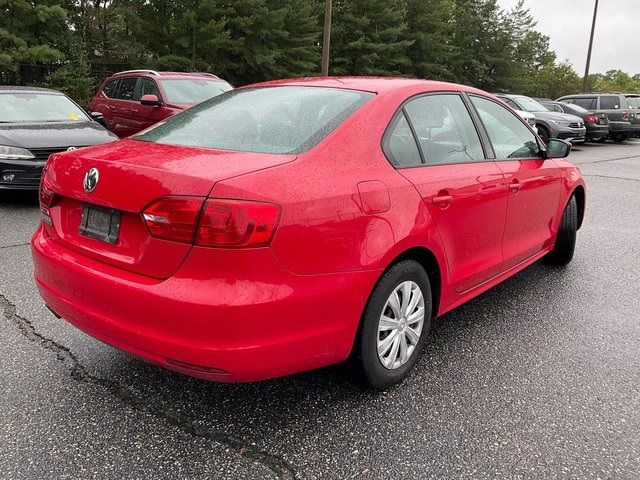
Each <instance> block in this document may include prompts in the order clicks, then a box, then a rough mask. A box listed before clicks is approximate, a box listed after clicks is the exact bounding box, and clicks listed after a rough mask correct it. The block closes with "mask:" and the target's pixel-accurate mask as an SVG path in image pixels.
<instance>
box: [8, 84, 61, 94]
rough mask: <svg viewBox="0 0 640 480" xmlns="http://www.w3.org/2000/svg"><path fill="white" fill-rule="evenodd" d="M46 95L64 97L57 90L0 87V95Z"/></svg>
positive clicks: (11, 86)
mask: <svg viewBox="0 0 640 480" xmlns="http://www.w3.org/2000/svg"><path fill="white" fill-rule="evenodd" d="M36 92H37V93H48V94H50V95H64V94H63V93H62V92H58V91H57V90H51V89H50V88H41V87H22V86H18V85H0V94H2V93H36Z"/></svg>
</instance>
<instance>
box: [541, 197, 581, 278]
mask: <svg viewBox="0 0 640 480" xmlns="http://www.w3.org/2000/svg"><path fill="white" fill-rule="evenodd" d="M577 232H578V202H577V200H576V197H575V195H574V196H572V197H571V199H570V200H569V203H568V204H567V207H566V208H565V209H564V214H563V215H562V221H561V222H560V229H559V230H558V236H557V237H556V245H555V247H553V250H552V251H551V252H549V254H548V255H547V258H546V259H547V261H548V262H549V263H551V264H553V265H560V266H565V265H567V264H568V263H569V262H570V261H571V259H573V253H574V251H575V247H576V236H577Z"/></svg>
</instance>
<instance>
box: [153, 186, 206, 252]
mask: <svg viewBox="0 0 640 480" xmlns="http://www.w3.org/2000/svg"><path fill="white" fill-rule="evenodd" d="M203 201H204V199H203V198H201V197H163V198H160V199H158V200H156V201H155V202H153V203H152V204H151V205H149V206H148V207H147V208H146V209H145V210H144V212H143V213H142V218H143V219H144V222H145V223H146V224H147V228H148V229H149V232H150V233H151V236H153V237H156V238H162V239H164V240H171V241H174V242H181V243H192V242H193V233H194V231H195V229H196V222H197V221H198V215H199V214H200V210H201V209H202V203H203Z"/></svg>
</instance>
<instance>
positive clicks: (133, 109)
mask: <svg viewBox="0 0 640 480" xmlns="http://www.w3.org/2000/svg"><path fill="white" fill-rule="evenodd" d="M131 111H132V112H133V113H138V112H139V111H140V110H138V109H137V108H132V109H131Z"/></svg>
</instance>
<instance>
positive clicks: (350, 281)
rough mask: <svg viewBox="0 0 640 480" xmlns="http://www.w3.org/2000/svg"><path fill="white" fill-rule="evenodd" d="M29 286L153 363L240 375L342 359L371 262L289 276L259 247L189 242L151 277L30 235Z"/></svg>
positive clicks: (97, 333) (203, 374) (88, 328)
mask: <svg viewBox="0 0 640 480" xmlns="http://www.w3.org/2000/svg"><path fill="white" fill-rule="evenodd" d="M32 254H33V260H34V265H35V277H36V283H37V286H38V289H39V290H40V293H41V295H42V297H43V299H44V301H45V303H46V305H47V306H48V307H49V308H50V309H52V310H53V311H54V312H55V313H57V314H58V315H60V316H61V317H62V318H64V319H65V320H67V321H68V322H69V323H71V324H73V325H75V326H76V327H78V328H79V329H81V330H83V331H85V332H86V333H88V334H90V335H92V336H94V337H96V338H97V339H99V340H101V341H103V342H105V343H107V344H109V345H112V346H114V347H116V348H119V349H121V350H124V351H126V352H128V353H130V354H133V355H136V356H138V357H140V358H143V359H144V360H147V361H149V362H152V363H155V364H157V365H160V366H162V367H165V368H168V369H171V370H175V371H179V372H181V373H185V374H188V375H192V376H196V377H199V378H203V379H207V380H216V381H226V382H244V381H255V380H262V379H266V378H271V377H277V376H282V375H287V374H291V373H296V372H300V371H304V370H310V369H314V368H318V367H322V366H326V365H330V364H334V363H339V362H341V361H344V360H345V359H346V358H347V357H348V355H349V353H350V350H351V347H352V344H353V340H354V337H355V333H356V330H357V327H358V323H359V319H360V316H361V313H362V309H363V307H364V304H365V302H366V299H367V296H368V294H369V292H370V291H371V289H372V288H373V285H374V284H375V282H376V280H377V278H378V276H379V274H380V273H381V272H378V271H365V272H354V273H339V274H329V275H309V276H299V275H294V274H292V273H290V272H289V271H287V270H286V269H285V268H284V267H283V266H282V265H281V264H280V263H279V262H278V260H277V259H276V258H275V256H274V255H273V253H272V252H271V250H270V249H268V248H261V249H252V250H249V249H248V250H216V249H204V248H195V247H194V248H193V249H192V252H191V253H190V254H189V256H188V258H187V259H186V260H185V262H184V264H183V265H182V267H181V268H180V270H179V271H178V272H177V273H176V274H175V275H174V276H172V277H171V278H169V279H167V280H164V281H158V280H154V279H151V278H149V277H145V276H142V275H138V274H135V273H132V272H128V271H125V270H121V269H119V268H116V267H112V266H110V265H105V264H103V263H100V262H97V261H95V260H92V259H89V258H87V257H84V256H81V255H79V254H76V253H75V252H73V251H71V250H68V249H66V248H64V247H62V246H60V245H59V244H57V243H55V242H54V241H52V240H51V239H49V238H47V237H46V234H45V233H44V232H43V230H42V228H40V229H38V231H37V232H36V233H35V235H34V237H33V239H32Z"/></svg>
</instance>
